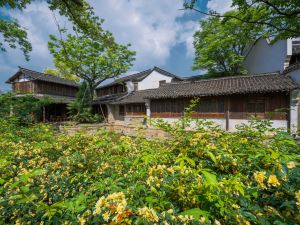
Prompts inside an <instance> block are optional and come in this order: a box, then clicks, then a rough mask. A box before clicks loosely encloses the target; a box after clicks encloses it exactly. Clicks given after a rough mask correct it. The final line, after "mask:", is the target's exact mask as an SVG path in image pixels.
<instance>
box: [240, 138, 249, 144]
mask: <svg viewBox="0 0 300 225" xmlns="http://www.w3.org/2000/svg"><path fill="white" fill-rule="evenodd" d="M247 142H248V139H247V138H241V139H240V143H241V144H245V143H247Z"/></svg>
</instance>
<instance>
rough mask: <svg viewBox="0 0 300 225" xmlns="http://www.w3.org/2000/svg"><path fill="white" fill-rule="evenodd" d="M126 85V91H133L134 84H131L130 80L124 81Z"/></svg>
mask: <svg viewBox="0 0 300 225" xmlns="http://www.w3.org/2000/svg"><path fill="white" fill-rule="evenodd" d="M126 87H127V92H128V93H130V92H133V91H134V85H133V83H132V81H127V82H126Z"/></svg>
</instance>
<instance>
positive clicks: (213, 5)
mask: <svg viewBox="0 0 300 225" xmlns="http://www.w3.org/2000/svg"><path fill="white" fill-rule="evenodd" d="M231 5H232V0H210V1H208V3H207V7H208V8H209V9H211V10H214V11H216V12H218V13H221V14H223V13H224V12H226V11H229V10H231V9H232V7H231Z"/></svg>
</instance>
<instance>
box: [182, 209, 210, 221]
mask: <svg viewBox="0 0 300 225" xmlns="http://www.w3.org/2000/svg"><path fill="white" fill-rule="evenodd" d="M180 215H188V216H193V217H194V218H195V219H196V220H199V218H200V216H204V217H205V218H208V216H209V212H208V211H204V210H201V209H199V208H194V209H189V210H186V211H184V212H181V213H180Z"/></svg>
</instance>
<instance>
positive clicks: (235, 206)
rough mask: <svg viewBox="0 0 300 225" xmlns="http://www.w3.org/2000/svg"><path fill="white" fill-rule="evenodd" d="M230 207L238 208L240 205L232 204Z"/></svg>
mask: <svg viewBox="0 0 300 225" xmlns="http://www.w3.org/2000/svg"><path fill="white" fill-rule="evenodd" d="M232 208H234V209H239V208H240V206H239V205H237V204H232Z"/></svg>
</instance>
